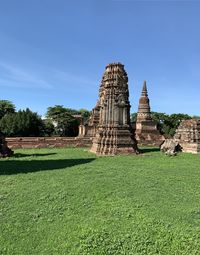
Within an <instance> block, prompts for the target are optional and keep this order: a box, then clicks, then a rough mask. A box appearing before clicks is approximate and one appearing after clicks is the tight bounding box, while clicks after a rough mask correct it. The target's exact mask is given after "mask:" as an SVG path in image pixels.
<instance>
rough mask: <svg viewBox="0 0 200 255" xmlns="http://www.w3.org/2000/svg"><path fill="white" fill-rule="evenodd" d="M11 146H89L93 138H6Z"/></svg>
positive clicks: (23, 147)
mask: <svg viewBox="0 0 200 255" xmlns="http://www.w3.org/2000/svg"><path fill="white" fill-rule="evenodd" d="M6 141H7V142H8V146H9V148H12V149H19V148H22V149H26V148H63V147H89V146H91V144H92V141H91V139H86V138H80V137H11V138H6Z"/></svg>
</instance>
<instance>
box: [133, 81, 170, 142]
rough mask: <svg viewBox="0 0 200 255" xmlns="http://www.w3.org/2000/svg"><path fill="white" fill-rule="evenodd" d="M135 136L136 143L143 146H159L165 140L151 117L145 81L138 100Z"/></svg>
mask: <svg viewBox="0 0 200 255" xmlns="http://www.w3.org/2000/svg"><path fill="white" fill-rule="evenodd" d="M135 135H136V136H135V137H136V140H137V141H138V143H139V144H144V145H160V144H161V143H162V142H163V141H164V140H165V138H164V136H163V135H161V134H160V132H159V130H158V128H157V122H156V121H154V120H153V119H152V117H151V108H150V101H149V97H148V91H147V84H146V81H144V84H143V87H142V93H141V97H140V100H139V107H138V112H137V120H136V131H135Z"/></svg>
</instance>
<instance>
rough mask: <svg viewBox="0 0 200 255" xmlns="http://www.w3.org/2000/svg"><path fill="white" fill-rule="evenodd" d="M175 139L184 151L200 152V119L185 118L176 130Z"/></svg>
mask: <svg viewBox="0 0 200 255" xmlns="http://www.w3.org/2000/svg"><path fill="white" fill-rule="evenodd" d="M174 140H175V141H178V142H179V144H180V146H181V148H182V151H183V152H191V153H199V152H200V119H190V120H183V121H182V122H181V123H180V125H179V127H178V128H177V130H176V133H175V135H174Z"/></svg>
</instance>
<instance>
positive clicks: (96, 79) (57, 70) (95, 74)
mask: <svg viewBox="0 0 200 255" xmlns="http://www.w3.org/2000/svg"><path fill="white" fill-rule="evenodd" d="M199 13H200V1H190V0H188V1H134V0H17V1H16V0H0V99H7V100H11V101H12V102H13V103H14V104H15V105H16V107H17V109H20V108H21V109H24V108H26V107H29V108H30V109H31V110H33V111H36V112H38V113H39V114H40V115H44V114H45V112H46V109H47V107H49V106H54V105H56V104H60V105H64V106H66V107H70V108H75V109H79V108H87V109H92V108H93V107H94V106H95V104H96V101H97V98H98V89H99V83H100V80H101V77H102V74H103V72H104V69H105V66H106V65H107V64H108V63H112V62H116V61H117V62H118V61H119V62H122V63H123V64H124V65H125V69H126V71H127V73H128V77H129V90H130V102H131V105H132V108H131V112H136V111H137V107H138V100H139V96H140V93H141V88H142V83H143V80H146V81H147V86H148V90H149V97H150V101H151V108H152V110H153V111H158V112H165V113H180V112H181V113H188V114H191V115H200V100H199V96H200V92H199V87H200V57H199V54H200V30H199V26H200V15H199Z"/></svg>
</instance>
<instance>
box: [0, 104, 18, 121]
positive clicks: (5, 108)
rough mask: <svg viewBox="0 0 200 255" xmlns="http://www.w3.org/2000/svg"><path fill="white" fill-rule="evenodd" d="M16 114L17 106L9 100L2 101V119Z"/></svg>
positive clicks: (0, 109) (0, 111)
mask: <svg viewBox="0 0 200 255" xmlns="http://www.w3.org/2000/svg"><path fill="white" fill-rule="evenodd" d="M14 112H15V105H14V104H13V103H12V102H10V101H8V100H0V119H1V118H3V116H4V115H6V114H9V113H14Z"/></svg>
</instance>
